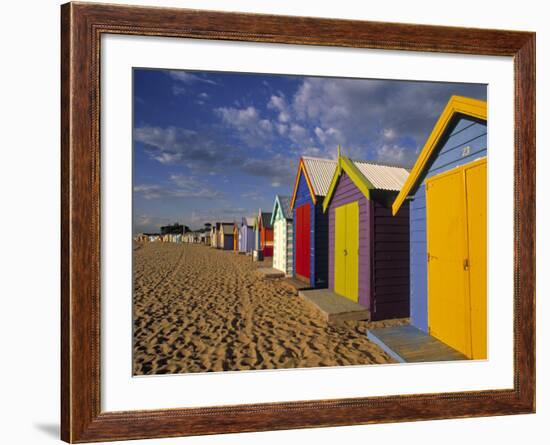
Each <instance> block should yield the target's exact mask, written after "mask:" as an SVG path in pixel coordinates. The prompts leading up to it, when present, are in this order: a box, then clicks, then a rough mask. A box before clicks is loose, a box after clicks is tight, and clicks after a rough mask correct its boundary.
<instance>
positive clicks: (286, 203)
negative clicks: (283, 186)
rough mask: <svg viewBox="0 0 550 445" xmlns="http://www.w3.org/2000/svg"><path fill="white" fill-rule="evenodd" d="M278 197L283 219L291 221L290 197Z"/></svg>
mask: <svg viewBox="0 0 550 445" xmlns="http://www.w3.org/2000/svg"><path fill="white" fill-rule="evenodd" d="M278 197H279V202H280V203H281V210H282V212H283V218H286V219H292V211H291V210H290V196H281V195H278Z"/></svg>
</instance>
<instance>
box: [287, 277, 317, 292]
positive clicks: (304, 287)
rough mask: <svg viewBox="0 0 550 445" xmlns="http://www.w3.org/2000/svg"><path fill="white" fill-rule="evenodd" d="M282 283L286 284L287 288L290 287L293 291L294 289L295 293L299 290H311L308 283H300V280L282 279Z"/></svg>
mask: <svg viewBox="0 0 550 445" xmlns="http://www.w3.org/2000/svg"><path fill="white" fill-rule="evenodd" d="M284 282H285V283H286V284H288V285H289V286H292V287H293V288H294V289H296V290H297V291H301V290H309V289H311V286H310V285H309V283H306V282H305V281H302V280H298V279H296V278H293V277H287V278H285V279H284Z"/></svg>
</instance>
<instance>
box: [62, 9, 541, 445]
mask: <svg viewBox="0 0 550 445" xmlns="http://www.w3.org/2000/svg"><path fill="white" fill-rule="evenodd" d="M61 17H62V29H61V30H62V47H61V61H62V91H61V102H62V107H61V110H62V132H61V136H62V138H61V145H62V178H61V184H62V187H61V188H62V191H61V192H62V196H61V197H62V245H61V258H62V265H61V266H62V267H61V269H62V276H61V283H62V286H61V289H62V307H61V314H62V317H61V320H62V326H61V327H62V351H61V352H62V375H61V391H62V393H61V399H62V413H61V415H62V419H61V425H62V427H61V435H62V439H63V440H65V441H67V442H71V443H73V442H94V441H105V440H124V439H139V438H153V437H175V436H185V435H201V434H216V433H228V432H245V431H262V430H277V429H289V428H307V427H320V426H339V425H353V424H367V423H377V422H400V421H412V420H425V419H441V418H455V417H474V416H492V415H505V414H521V413H533V412H534V411H535V310H534V309H535V290H534V289H535V247H534V246H535V245H534V233H535V231H534V225H535V35H534V33H530V32H517V31H503V30H489V29H466V28H449V27H438V26H424V25H422V26H421V25H408V24H390V23H380V22H361V21H348V20H334V19H317V18H306V17H286V16H269V15H255V14H240V13H222V12H213V11H197V10H185V9H172V8H147V7H137V6H136V7H134V6H117V5H105V4H103V5H99V4H90V3H88V4H80V3H67V4H65V5H63V6H62V9H61Z"/></svg>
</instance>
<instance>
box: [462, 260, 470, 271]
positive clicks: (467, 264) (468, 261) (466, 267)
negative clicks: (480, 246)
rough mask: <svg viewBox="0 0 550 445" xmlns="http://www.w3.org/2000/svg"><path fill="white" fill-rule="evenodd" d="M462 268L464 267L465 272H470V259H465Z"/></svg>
mask: <svg viewBox="0 0 550 445" xmlns="http://www.w3.org/2000/svg"><path fill="white" fill-rule="evenodd" d="M462 266H463V267H464V270H469V269H470V260H469V259H468V258H465V259H464V261H463V262H462Z"/></svg>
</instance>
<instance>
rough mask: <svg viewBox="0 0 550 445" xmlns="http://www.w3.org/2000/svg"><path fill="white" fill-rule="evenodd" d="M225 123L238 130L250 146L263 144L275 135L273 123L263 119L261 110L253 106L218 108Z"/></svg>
mask: <svg viewBox="0 0 550 445" xmlns="http://www.w3.org/2000/svg"><path fill="white" fill-rule="evenodd" d="M215 113H216V114H218V115H219V116H220V117H221V119H222V121H223V122H224V124H226V125H227V126H229V127H231V128H234V129H236V130H237V131H238V134H239V136H240V138H241V139H242V140H243V141H244V142H245V143H246V144H247V145H249V146H250V147H257V146H259V145H263V144H265V143H267V142H268V141H270V140H271V138H272V136H273V125H272V123H271V122H270V121H269V120H267V119H262V118H261V116H260V113H259V111H258V110H257V109H256V108H255V107H252V106H249V107H246V108H240V109H239V108H233V107H221V108H216V109H215Z"/></svg>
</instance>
